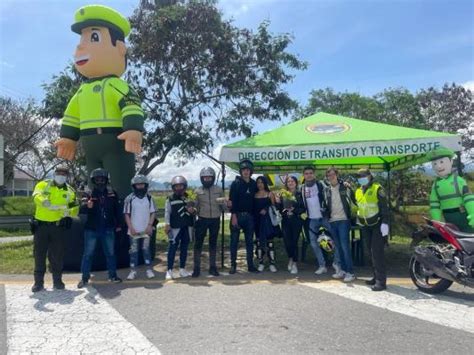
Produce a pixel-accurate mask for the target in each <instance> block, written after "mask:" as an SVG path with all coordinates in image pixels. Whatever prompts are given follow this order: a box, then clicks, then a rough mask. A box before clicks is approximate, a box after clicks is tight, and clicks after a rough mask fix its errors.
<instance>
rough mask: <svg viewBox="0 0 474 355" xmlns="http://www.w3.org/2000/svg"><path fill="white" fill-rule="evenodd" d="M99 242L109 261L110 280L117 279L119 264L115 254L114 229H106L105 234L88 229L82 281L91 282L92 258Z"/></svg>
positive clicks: (85, 238) (85, 233) (83, 257)
mask: <svg viewBox="0 0 474 355" xmlns="http://www.w3.org/2000/svg"><path fill="white" fill-rule="evenodd" d="M97 240H100V243H101V244H102V250H103V251H104V254H105V260H106V261H107V270H108V272H109V278H114V277H117V263H116V260H115V253H114V242H115V233H114V231H113V229H106V230H105V233H99V232H96V231H93V230H89V229H86V230H85V231H84V255H83V256H82V265H81V271H82V279H83V280H89V278H90V277H91V274H90V273H91V266H92V257H93V256H94V251H95V246H96V244H97Z"/></svg>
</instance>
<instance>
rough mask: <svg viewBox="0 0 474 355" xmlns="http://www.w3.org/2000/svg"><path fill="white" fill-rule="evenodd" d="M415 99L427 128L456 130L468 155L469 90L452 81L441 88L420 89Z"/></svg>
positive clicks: (473, 139) (473, 125)
mask: <svg viewBox="0 0 474 355" xmlns="http://www.w3.org/2000/svg"><path fill="white" fill-rule="evenodd" d="M417 100H418V102H419V105H420V108H421V112H422V114H423V116H424V118H425V120H426V124H427V126H428V127H429V129H432V130H435V131H441V132H450V133H457V134H460V135H461V137H462V145H463V148H464V151H465V152H467V153H468V154H470V156H471V159H472V158H473V156H472V154H473V149H474V102H473V93H472V91H471V90H468V89H466V88H464V87H462V86H460V85H456V84H454V83H453V84H451V85H448V84H445V85H444V86H443V88H442V89H441V90H439V89H436V88H434V87H430V88H428V89H424V90H421V91H420V92H419V93H418V95H417Z"/></svg>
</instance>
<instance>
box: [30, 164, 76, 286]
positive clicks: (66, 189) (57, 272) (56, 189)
mask: <svg viewBox="0 0 474 355" xmlns="http://www.w3.org/2000/svg"><path fill="white" fill-rule="evenodd" d="M67 177H68V169H67V168H66V167H64V166H58V167H57V168H56V170H55V172H54V177H53V179H51V180H50V179H47V180H43V181H40V182H39V183H38V184H37V185H36V186H35V189H34V192H33V200H34V203H35V207H36V211H35V218H34V221H33V222H32V232H33V234H34V238H33V245H34V257H35V271H34V277H35V283H34V285H33V288H32V289H31V290H32V291H33V292H39V291H42V290H43V289H44V273H45V272H46V255H48V260H49V264H50V267H51V272H52V274H53V287H54V288H55V289H56V290H63V289H64V283H63V282H62V279H61V278H62V272H63V258H64V238H66V235H65V234H66V233H67V229H69V228H70V227H71V224H72V218H71V217H75V216H77V214H78V212H79V204H78V202H77V200H76V193H75V191H74V189H73V188H72V187H71V186H70V185H68V184H67V183H66V181H67Z"/></svg>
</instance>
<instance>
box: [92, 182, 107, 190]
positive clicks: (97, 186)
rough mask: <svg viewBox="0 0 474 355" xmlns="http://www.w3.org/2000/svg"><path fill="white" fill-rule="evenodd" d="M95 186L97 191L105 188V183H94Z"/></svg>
mask: <svg viewBox="0 0 474 355" xmlns="http://www.w3.org/2000/svg"><path fill="white" fill-rule="evenodd" d="M94 185H95V188H96V189H97V190H99V191H104V190H105V189H106V188H107V184H106V183H105V182H99V183H95V184H94Z"/></svg>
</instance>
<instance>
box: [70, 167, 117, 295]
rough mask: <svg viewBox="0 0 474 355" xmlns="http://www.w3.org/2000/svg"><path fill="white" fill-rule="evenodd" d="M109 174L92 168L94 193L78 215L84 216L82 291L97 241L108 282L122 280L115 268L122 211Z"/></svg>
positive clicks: (79, 285) (103, 170)
mask: <svg viewBox="0 0 474 355" xmlns="http://www.w3.org/2000/svg"><path fill="white" fill-rule="evenodd" d="M108 176H109V173H108V172H107V171H106V170H105V169H101V168H98V169H95V170H93V171H92V173H91V182H92V185H93V187H94V188H93V190H92V193H91V194H90V196H89V197H88V198H87V199H86V201H84V204H83V205H82V206H81V210H80V214H82V215H86V216H87V221H86V224H85V226H84V255H83V257H82V265H81V272H82V279H81V281H80V282H79V284H78V285H77V287H78V288H83V287H84V286H86V285H87V284H88V283H89V278H90V271H91V266H92V257H93V255H94V251H95V246H96V244H97V241H100V243H101V244H102V250H103V251H104V254H105V258H106V261H107V270H108V273H109V281H110V282H114V283H118V282H122V280H121V279H120V278H119V277H117V265H116V259H115V252H114V244H115V233H114V232H115V231H119V230H120V225H121V221H122V209H121V207H120V204H119V200H118V196H117V193H116V192H115V191H113V190H111V189H110V188H109V187H108V186H107V183H108V182H109V178H108Z"/></svg>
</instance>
